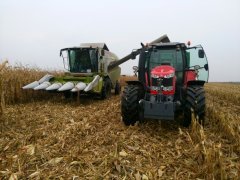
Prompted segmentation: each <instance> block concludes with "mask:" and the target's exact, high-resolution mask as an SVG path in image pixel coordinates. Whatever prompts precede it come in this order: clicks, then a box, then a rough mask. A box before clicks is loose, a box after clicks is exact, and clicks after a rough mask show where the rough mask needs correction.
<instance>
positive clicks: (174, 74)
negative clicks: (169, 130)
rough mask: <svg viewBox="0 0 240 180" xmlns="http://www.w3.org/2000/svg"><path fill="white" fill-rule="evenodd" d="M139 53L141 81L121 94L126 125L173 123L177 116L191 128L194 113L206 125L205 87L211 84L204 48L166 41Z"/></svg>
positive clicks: (150, 45) (126, 88)
mask: <svg viewBox="0 0 240 180" xmlns="http://www.w3.org/2000/svg"><path fill="white" fill-rule="evenodd" d="M189 45H190V44H189ZM138 52H139V54H140V57H139V65H138V67H137V66H136V67H134V70H135V71H136V72H137V73H138V81H129V82H127V83H128V85H127V86H126V87H125V89H124V92H123V94H122V100H121V101H122V102H121V111H122V118H123V121H124V123H125V124H126V125H134V124H135V122H136V121H139V120H143V119H162V120H174V118H175V117H176V116H177V115H183V117H184V118H182V121H181V122H182V124H183V125H184V126H189V125H190V123H191V121H192V113H195V115H196V116H197V117H198V119H199V121H200V122H201V123H203V122H204V116H205V93H204V88H203V86H204V83H205V82H207V81H208V62H207V58H206V55H205V53H204V50H203V48H202V46H200V45H199V46H194V47H187V46H186V45H185V44H184V43H174V42H170V41H169V40H168V39H167V41H165V42H162V43H156V42H154V43H150V44H149V45H148V46H143V47H142V48H141V49H139V50H138Z"/></svg>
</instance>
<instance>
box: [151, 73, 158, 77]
mask: <svg viewBox="0 0 240 180" xmlns="http://www.w3.org/2000/svg"><path fill="white" fill-rule="evenodd" d="M151 76H152V78H159V76H158V75H155V74H152V75H151Z"/></svg>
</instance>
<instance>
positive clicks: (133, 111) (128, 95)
mask: <svg viewBox="0 0 240 180" xmlns="http://www.w3.org/2000/svg"><path fill="white" fill-rule="evenodd" d="M142 94H143V93H142V89H141V88H140V87H139V86H137V85H127V86H126V87H125V88H124V91H123V94H122V98H121V113H122V119H123V122H124V124H125V125H126V126H129V125H134V124H135V123H136V122H137V121H138V120H139V119H140V118H139V116H140V107H139V100H140V99H141V98H142V96H143V95H142Z"/></svg>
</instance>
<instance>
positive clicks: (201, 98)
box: [183, 86, 205, 127]
mask: <svg viewBox="0 0 240 180" xmlns="http://www.w3.org/2000/svg"><path fill="white" fill-rule="evenodd" d="M192 111H193V113H194V114H195V117H197V118H198V120H199V123H200V124H202V125H204V117H205V91H204V88H203V87H202V86H190V87H188V88H187V92H186V100H185V108H184V120H183V126H185V127H188V126H189V125H190V124H191V121H192Z"/></svg>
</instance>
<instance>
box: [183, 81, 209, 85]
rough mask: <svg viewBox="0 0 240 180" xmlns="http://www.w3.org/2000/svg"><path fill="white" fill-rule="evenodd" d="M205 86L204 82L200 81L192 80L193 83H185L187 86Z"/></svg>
mask: <svg viewBox="0 0 240 180" xmlns="http://www.w3.org/2000/svg"><path fill="white" fill-rule="evenodd" d="M204 84H205V81H202V80H194V81H188V82H187V86H195V85H197V86H204Z"/></svg>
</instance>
